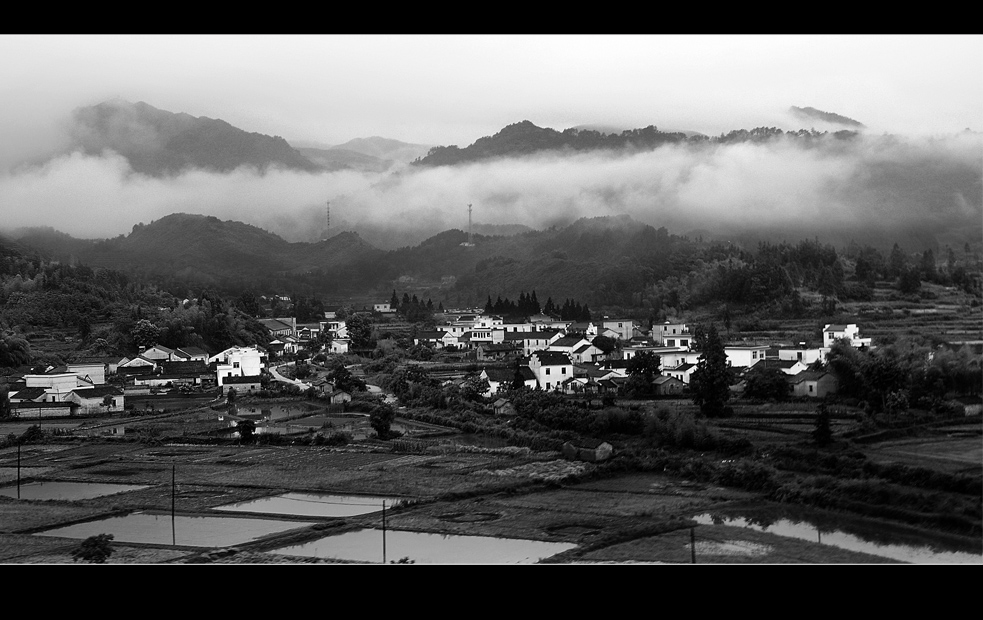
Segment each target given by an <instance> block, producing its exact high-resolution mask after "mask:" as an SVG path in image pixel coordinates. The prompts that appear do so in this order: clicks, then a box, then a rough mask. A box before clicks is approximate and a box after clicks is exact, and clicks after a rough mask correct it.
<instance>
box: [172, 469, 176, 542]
mask: <svg viewBox="0 0 983 620" xmlns="http://www.w3.org/2000/svg"><path fill="white" fill-rule="evenodd" d="M176 472H177V465H175V464H174V462H173V461H171V545H173V546H175V547H176V546H177V527H176V526H175V525H174V502H175V497H176V496H177V484H176V483H175V480H176V476H177V473H176Z"/></svg>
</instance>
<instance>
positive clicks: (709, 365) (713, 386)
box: [690, 323, 730, 417]
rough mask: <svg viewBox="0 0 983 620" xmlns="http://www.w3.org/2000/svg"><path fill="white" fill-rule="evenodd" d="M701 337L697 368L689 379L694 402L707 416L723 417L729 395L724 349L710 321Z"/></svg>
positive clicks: (728, 377) (728, 379)
mask: <svg viewBox="0 0 983 620" xmlns="http://www.w3.org/2000/svg"><path fill="white" fill-rule="evenodd" d="M705 334H706V335H705V337H704V343H705V344H704V346H703V349H702V353H701V355H700V358H699V360H698V361H697V363H696V370H695V371H693V376H692V378H691V379H690V389H691V390H693V403H694V404H696V405H698V406H699V407H700V413H701V414H702V415H704V416H706V417H718V416H723V415H724V413H725V410H724V408H725V406H726V405H727V400H728V399H729V398H730V371H729V370H728V368H727V352H726V351H725V350H724V343H723V341H721V340H720V336H719V335H718V334H717V328H716V327H715V326H714V325H713V324H712V323H711V324H710V327H709V328H707V330H706V332H705Z"/></svg>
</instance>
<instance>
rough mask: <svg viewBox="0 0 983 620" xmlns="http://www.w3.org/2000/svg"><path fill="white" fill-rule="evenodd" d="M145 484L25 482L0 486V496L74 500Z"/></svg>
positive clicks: (144, 487) (127, 489) (141, 486)
mask: <svg viewBox="0 0 983 620" xmlns="http://www.w3.org/2000/svg"><path fill="white" fill-rule="evenodd" d="M146 488H147V487H146V486H145V485H135V484H105V483H98V482H61V481H57V480H53V481H46V482H29V483H27V484H21V485H14V486H6V487H0V497H11V498H14V499H23V500H64V501H75V500H81V499H91V498H94V497H102V496H105V495H114V494H116V493H125V492H127V491H138V490H140V489H146Z"/></svg>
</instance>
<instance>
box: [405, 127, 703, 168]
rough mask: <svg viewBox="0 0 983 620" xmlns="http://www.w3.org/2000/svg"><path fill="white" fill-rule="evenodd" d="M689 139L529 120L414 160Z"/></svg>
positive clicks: (446, 161)
mask: <svg viewBox="0 0 983 620" xmlns="http://www.w3.org/2000/svg"><path fill="white" fill-rule="evenodd" d="M685 140H686V136H685V135H684V134H682V133H666V132H662V131H659V130H658V129H657V128H656V127H655V126H653V125H649V126H648V127H645V128H643V129H631V130H625V131H623V132H621V133H620V134H606V133H602V132H599V131H595V130H578V129H576V128H570V129H565V130H564V131H562V132H560V131H557V130H555V129H550V128H548V127H547V128H543V127H537V126H536V125H534V124H533V123H532V122H530V121H521V122H518V123H513V124H512V125H508V126H506V127H505V128H503V129H502V130H501V131H499V132H498V133H497V134H495V135H494V136H485V137H483V138H478V139H477V140H475V141H474V143H473V144H471V145H470V146H467V147H465V148H463V149H462V148H459V147H457V146H435V147H433V148H432V149H430V151H429V152H428V153H427V155H426V156H425V157H422V158H420V159H418V160H415V161H414V162H413V164H414V165H419V166H449V165H454V164H460V163H468V162H474V161H481V160H486V159H493V158H500V157H522V156H525V155H531V154H534V153H539V152H544V151H563V150H573V151H589V150H597V149H618V150H628V149H653V148H656V147H658V146H661V145H662V144H670V143H678V142H683V141H685Z"/></svg>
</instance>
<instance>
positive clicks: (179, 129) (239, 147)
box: [73, 100, 321, 176]
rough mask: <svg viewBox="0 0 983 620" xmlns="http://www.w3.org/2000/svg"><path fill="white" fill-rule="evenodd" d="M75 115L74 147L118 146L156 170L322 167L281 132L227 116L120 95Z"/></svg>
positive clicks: (144, 168) (144, 169)
mask: <svg viewBox="0 0 983 620" xmlns="http://www.w3.org/2000/svg"><path fill="white" fill-rule="evenodd" d="M73 120H74V123H75V124H74V128H73V134H74V135H73V137H74V140H75V145H74V146H75V148H80V149H82V150H83V151H84V152H86V153H88V154H93V155H99V154H102V153H104V152H106V151H110V150H111V151H115V152H117V153H119V154H120V155H122V156H123V157H125V158H126V159H127V161H128V162H129V163H130V166H131V167H132V168H133V170H135V171H136V172H140V173H143V174H147V175H151V176H169V175H174V174H178V173H180V172H181V171H183V170H186V169H190V168H200V169H204V170H212V171H216V172H229V171H231V170H235V169H236V168H239V167H241V166H249V167H253V168H256V169H258V170H260V171H265V170H267V169H270V168H286V169H291V170H302V171H307V172H315V171H318V170H321V167H320V166H318V165H316V164H315V163H313V162H311V161H310V160H309V159H307V158H306V157H304V156H303V155H301V154H300V153H299V152H298V151H297V150H295V149H294V148H292V147H291V146H290V144H288V143H287V141H286V140H284V139H283V138H281V137H280V136H268V135H264V134H260V133H250V132H246V131H243V130H242V129H239V128H237V127H233V126H232V125H230V124H229V123H227V122H225V121H223V120H219V119H211V118H207V117H204V116H202V117H195V116H191V115H190V114H184V113H180V114H175V113H173V112H167V111H165V110H158V109H157V108H154V107H153V106H150V105H148V104H146V103H143V102H138V103H130V102H128V101H122V100H115V101H107V102H104V103H100V104H98V105H94V106H89V107H85V108H79V109H78V110H76V111H75V113H74V118H73Z"/></svg>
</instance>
